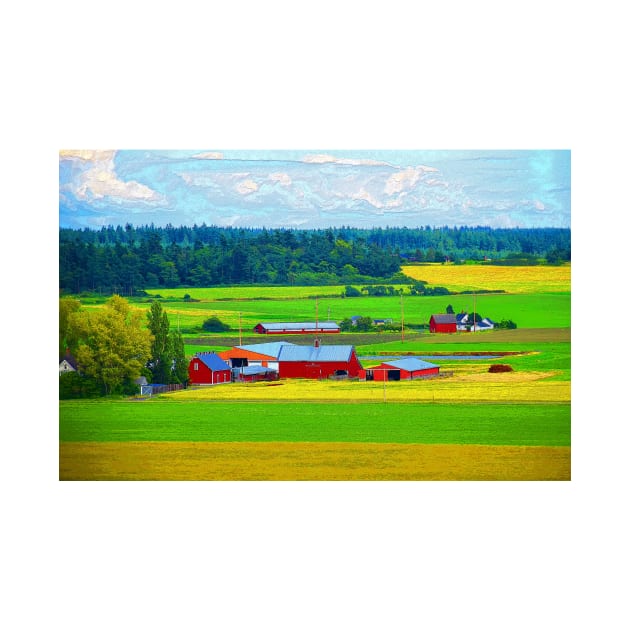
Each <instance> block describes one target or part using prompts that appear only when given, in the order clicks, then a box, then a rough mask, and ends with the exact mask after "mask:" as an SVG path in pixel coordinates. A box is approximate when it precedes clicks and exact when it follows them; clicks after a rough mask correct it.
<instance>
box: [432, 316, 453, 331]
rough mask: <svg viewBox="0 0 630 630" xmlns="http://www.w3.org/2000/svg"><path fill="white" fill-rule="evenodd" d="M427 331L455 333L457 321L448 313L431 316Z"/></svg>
mask: <svg viewBox="0 0 630 630" xmlns="http://www.w3.org/2000/svg"><path fill="white" fill-rule="evenodd" d="M429 330H430V331H431V332H432V333H454V332H457V320H456V319H455V315H451V314H449V313H444V314H437V315H431V319H430V320H429Z"/></svg>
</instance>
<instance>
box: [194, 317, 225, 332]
mask: <svg viewBox="0 0 630 630" xmlns="http://www.w3.org/2000/svg"><path fill="white" fill-rule="evenodd" d="M201 327H202V328H203V329H204V330H205V331H206V332H225V331H226V330H230V326H229V324H224V323H223V322H222V321H221V320H220V319H219V318H218V317H217V316H216V315H213V316H212V317H208V319H206V321H205V322H204V323H203V324H202V325H201Z"/></svg>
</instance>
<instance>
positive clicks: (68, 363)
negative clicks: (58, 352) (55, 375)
mask: <svg viewBox="0 0 630 630" xmlns="http://www.w3.org/2000/svg"><path fill="white" fill-rule="evenodd" d="M76 371H77V362H76V361H75V359H74V357H73V356H72V355H71V354H70V353H68V352H66V354H65V355H64V357H63V359H61V361H59V374H65V373H66V372H76Z"/></svg>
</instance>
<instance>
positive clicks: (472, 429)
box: [59, 400, 570, 446]
mask: <svg viewBox="0 0 630 630" xmlns="http://www.w3.org/2000/svg"><path fill="white" fill-rule="evenodd" d="M59 437H60V440H61V441H63V442H130V441H141V442H142V441H174V442H370V443H379V444H380V443H388V444H389V443H401V444H411V443H420V444H486V445H519V446H524V445H540V446H542V445H544V446H568V445H569V444H570V407H569V405H567V404H524V405H523V404H519V405H510V404H507V405H503V404H479V405H475V404H472V405H471V404H465V405H464V404H445V405H444V404H443V405H433V404H417V403H405V404H402V405H399V404H387V403H368V404H347V405H344V404H328V403H311V404H307V403H237V404H235V403H215V402H212V403H205V402H186V403H184V402H176V401H160V400H152V401H148V402H82V401H81V402H79V401H65V402H62V403H61V406H60V429H59Z"/></svg>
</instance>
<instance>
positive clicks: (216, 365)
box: [195, 352, 230, 372]
mask: <svg viewBox="0 0 630 630" xmlns="http://www.w3.org/2000/svg"><path fill="white" fill-rule="evenodd" d="M195 357H196V358H197V359H199V360H200V361H201V362H202V363H204V364H205V365H206V366H207V367H209V368H210V369H211V370H212V371H213V372H218V371H220V370H229V369H230V366H229V365H228V364H227V363H226V362H225V361H224V360H223V359H222V358H221V357H219V356H217V355H216V354H215V353H214V352H198V353H197V354H196V355H195Z"/></svg>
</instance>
